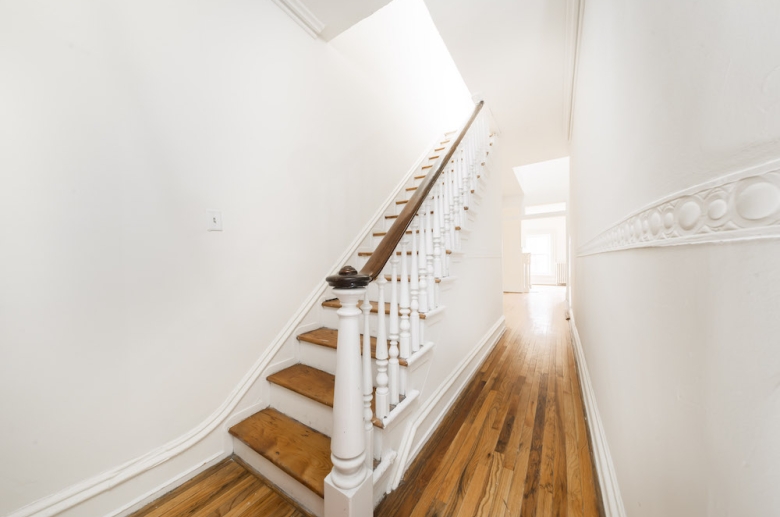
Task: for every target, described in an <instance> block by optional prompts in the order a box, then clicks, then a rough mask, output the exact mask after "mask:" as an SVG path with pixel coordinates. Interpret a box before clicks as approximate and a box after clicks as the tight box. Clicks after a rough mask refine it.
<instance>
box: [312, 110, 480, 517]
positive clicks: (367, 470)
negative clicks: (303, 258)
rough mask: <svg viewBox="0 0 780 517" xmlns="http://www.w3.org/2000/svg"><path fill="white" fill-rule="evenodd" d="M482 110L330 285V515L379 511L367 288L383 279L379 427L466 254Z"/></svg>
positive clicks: (402, 392)
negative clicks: (444, 287)
mask: <svg viewBox="0 0 780 517" xmlns="http://www.w3.org/2000/svg"><path fill="white" fill-rule="evenodd" d="M483 106H484V101H480V102H479V103H477V104H476V106H475V107H474V111H473V113H472V114H471V116H470V117H469V119H468V121H467V122H466V124H465V125H464V126H463V129H462V130H461V131H460V132H459V133H458V135H457V137H456V138H455V140H454V141H453V142H449V141H447V142H446V143H449V144H450V145H449V146H447V145H446V143H445V142H442V147H440V148H437V149H436V151H437V152H439V151H444V150H445V149H446V150H447V152H446V153H445V154H444V156H443V157H442V156H439V157H438V158H437V160H436V161H435V162H434V164H433V166H431V167H427V166H426V170H427V169H431V170H432V171H433V172H431V173H428V174H427V175H426V176H425V177H424V178H423V179H422V182H421V183H420V184H419V185H418V187H417V188H416V190H415V192H414V194H413V195H412V197H411V198H410V199H409V201H408V202H407V203H406V204H405V206H404V208H403V209H402V210H401V212H400V214H398V217H397V218H396V220H395V222H394V223H393V224H392V226H391V227H390V229H389V230H388V231H387V233H386V234H385V236H384V238H383V239H382V241H381V242H380V243H379V245H378V246H377V248H376V250H375V251H374V252H373V253H372V254H371V255H370V257H369V258H368V260H367V261H366V263H365V265H364V266H363V267H362V268H361V270H360V272H358V271H357V270H356V269H355V268H353V267H352V266H344V267H343V268H341V270H340V271H339V273H338V274H337V275H333V276H329V277H328V278H327V279H326V280H327V282H328V284H329V285H330V286H331V287H333V293H334V294H335V295H336V297H337V298H338V299H339V301H340V303H341V308H340V309H339V310H338V316H339V325H338V327H339V328H338V343H337V348H336V382H335V387H334V398H333V436H332V437H331V460H332V461H333V470H332V471H331V473H330V475H329V476H328V477H327V478H326V480H325V514H326V515H356V516H357V515H370V514H371V511H372V508H373V505H372V495H373V494H372V486H373V483H372V475H371V474H372V462H373V460H374V457H375V456H376V459H381V458H380V457H379V456H380V454H381V447H377V449H378V450H376V451H374V450H373V448H374V438H373V417H374V415H373V414H372V412H371V407H370V405H371V400H372V397H373V393H374V390H373V382H372V380H373V379H372V368H371V338H370V336H369V330H370V325H369V317H370V313H371V310H372V307H371V304H370V302H369V301H368V294H367V293H368V286H369V284H370V283H371V282H373V281H374V280H377V279H378V280H377V282H376V284H375V285H376V287H377V296H378V308H377V309H378V310H377V317H378V324H377V336H376V352H375V354H376V364H377V376H376V386H377V388H376V402H375V413H376V418H378V419H379V421H380V422H387V421H388V419H389V418H390V417H391V409H392V408H393V407H395V406H396V405H398V404H399V403H400V402H401V401H402V399H403V398H404V397H405V396H406V395H407V394H408V392H409V389H410V387H409V386H408V379H407V377H406V369H405V368H404V369H403V370H401V368H400V362H401V361H406V360H408V359H409V358H410V357H411V356H412V355H413V354H415V353H417V352H419V351H420V349H421V348H423V347H424V346H425V344H426V341H425V317H426V316H427V315H429V314H431V312H432V311H434V310H435V309H436V308H437V307H439V306H440V298H441V296H440V294H439V283H440V282H441V281H442V278H444V277H446V276H448V275H449V271H450V254H451V253H452V252H453V250H459V249H460V245H461V238H460V232H461V230H462V229H463V227H464V224H465V222H466V217H465V215H464V214H465V211H466V210H468V203H469V200H470V199H471V192H472V191H473V190H474V189H475V188H476V180H477V175H478V171H479V170H480V165H484V160H485V157H486V156H487V154H488V152H489V147H488V146H489V145H490V144H489V140H488V134H489V130H488V124H487V120H486V119H485V116H484V115H483V116H481V117H480V112H481V110H482V107H483ZM410 227H411V231H408V230H409V228H410ZM388 262H389V263H390V266H389V269H390V276H389V279H390V282H389V283H390V289H391V291H390V306H389V317H388V321H387V325H386V324H385V323H386V321H385V294H386V293H385V286H386V285H387V284H388V281H387V278H386V277H385V276H386V275H385V274H384V273H383V271H384V270H385V268H386V266H387V264H388ZM399 264H400V270H399ZM399 275H400V276H399ZM361 300H362V306H361V307H360V308H358V304H359V303H360V302H361ZM361 309H362V311H361ZM361 315H362V316H363V318H364V329H363V330H364V332H363V342H362V354H363V357H362V360H361V340H360V338H361V335H360V316H361Z"/></svg>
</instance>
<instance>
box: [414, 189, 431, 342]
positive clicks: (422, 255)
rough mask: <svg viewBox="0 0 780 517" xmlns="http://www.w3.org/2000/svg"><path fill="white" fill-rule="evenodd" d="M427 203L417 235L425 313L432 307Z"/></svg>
mask: <svg viewBox="0 0 780 517" xmlns="http://www.w3.org/2000/svg"><path fill="white" fill-rule="evenodd" d="M427 206H428V205H427V203H425V202H423V204H422V208H421V209H420V214H419V215H418V216H417V217H418V219H419V222H420V228H419V230H418V234H417V237H418V239H419V240H420V249H419V250H417V268H418V270H419V273H420V300H419V303H420V312H421V313H423V314H425V313H426V312H428V311H429V310H431V308H430V307H429V306H428V271H427V270H428V253H427V245H428V244H427V242H426V240H427V238H426V228H425V224H426V221H427V220H428V214H427V213H426V210H427ZM420 342H421V343H423V336H422V335H420Z"/></svg>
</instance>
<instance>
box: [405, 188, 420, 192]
mask: <svg viewBox="0 0 780 517" xmlns="http://www.w3.org/2000/svg"><path fill="white" fill-rule="evenodd" d="M413 190H417V187H407V189H406V191H407V192H411V191H413Z"/></svg>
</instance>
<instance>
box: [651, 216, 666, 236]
mask: <svg viewBox="0 0 780 517" xmlns="http://www.w3.org/2000/svg"><path fill="white" fill-rule="evenodd" d="M661 224H663V223H662V222H661V214H659V213H658V212H653V215H651V216H650V230H652V232H653V235H657V234H658V231H659V230H660V229H661Z"/></svg>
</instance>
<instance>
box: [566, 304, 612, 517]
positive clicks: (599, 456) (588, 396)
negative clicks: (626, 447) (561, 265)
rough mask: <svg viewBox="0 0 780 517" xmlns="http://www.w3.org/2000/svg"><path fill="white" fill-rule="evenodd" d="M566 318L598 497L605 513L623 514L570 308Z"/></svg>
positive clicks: (607, 448) (609, 456)
mask: <svg viewBox="0 0 780 517" xmlns="http://www.w3.org/2000/svg"><path fill="white" fill-rule="evenodd" d="M569 318H570V319H569V322H570V323H571V335H572V343H573V345H574V356H575V358H576V360H577V368H578V370H579V374H580V375H579V377H580V389H581V391H582V399H583V402H584V403H585V414H586V415H587V419H586V420H587V424H588V429H589V430H590V437H591V441H592V444H591V445H592V447H593V461H594V462H595V464H596V473H597V475H598V478H599V485H600V486H601V497H602V499H603V500H604V512H605V513H606V517H626V509H625V507H624V506H623V498H622V497H621V496H620V487H619V486H618V481H617V476H616V475H615V465H614V463H613V462H612V455H611V454H610V453H609V446H608V445H607V436H606V435H605V434H604V426H603V425H602V423H601V415H600V414H599V410H598V407H597V406H596V394H595V392H594V391H593V384H591V382H590V374H589V373H588V365H587V364H586V363H585V354H584V352H583V349H582V341H580V334H579V332H577V324H576V323H575V322H574V313H573V312H572V310H571V309H569Z"/></svg>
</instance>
